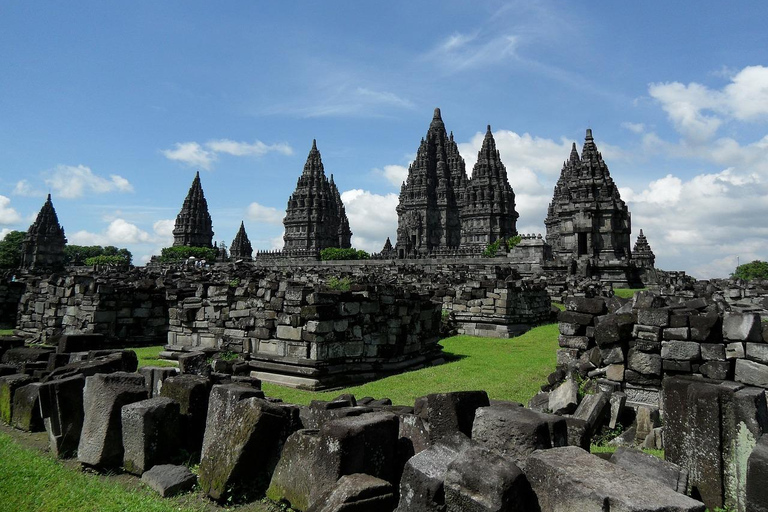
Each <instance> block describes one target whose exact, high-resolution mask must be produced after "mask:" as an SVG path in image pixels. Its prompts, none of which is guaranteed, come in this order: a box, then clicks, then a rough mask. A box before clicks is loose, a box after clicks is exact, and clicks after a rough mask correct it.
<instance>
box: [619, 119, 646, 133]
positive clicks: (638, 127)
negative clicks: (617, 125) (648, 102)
mask: <svg viewBox="0 0 768 512" xmlns="http://www.w3.org/2000/svg"><path fill="white" fill-rule="evenodd" d="M621 127H622V128H626V129H627V130H629V131H631V132H632V133H637V134H640V133H643V132H644V131H645V125H644V124H643V123H630V122H628V121H627V122H624V123H621Z"/></svg>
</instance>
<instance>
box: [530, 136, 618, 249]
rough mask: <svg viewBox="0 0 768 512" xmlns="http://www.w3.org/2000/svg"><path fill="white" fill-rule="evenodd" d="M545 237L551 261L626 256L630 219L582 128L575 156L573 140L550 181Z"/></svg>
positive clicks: (595, 148) (602, 162)
mask: <svg viewBox="0 0 768 512" xmlns="http://www.w3.org/2000/svg"><path fill="white" fill-rule="evenodd" d="M544 224H545V225H546V228H547V242H548V243H549V244H550V245H551V246H552V254H553V256H554V257H555V259H556V260H558V261H560V262H561V263H566V262H567V261H568V260H569V259H576V260H580V259H583V258H587V259H589V258H596V259H597V260H599V261H605V262H607V261H615V260H626V259H628V258H629V257H630V251H629V235H630V231H631V219H630V214H629V211H628V209H627V205H626V204H625V203H624V201H622V200H621V197H620V195H619V189H618V187H616V185H615V184H614V182H613V179H612V178H611V175H610V173H609V172H608V166H607V165H606V164H605V162H604V161H603V157H602V155H601V154H600V152H599V151H598V150H597V146H596V145H595V141H594V139H593V137H592V130H590V129H588V130H587V135H586V137H585V139H584V147H583V149H582V152H581V157H579V153H578V151H577V150H576V144H573V147H572V149H571V154H570V157H569V158H568V160H567V161H566V162H565V163H564V164H563V169H562V172H561V173H560V179H558V181H557V185H555V191H554V195H553V197H552V202H551V203H550V204H549V209H548V212H547V218H546V220H545V221H544Z"/></svg>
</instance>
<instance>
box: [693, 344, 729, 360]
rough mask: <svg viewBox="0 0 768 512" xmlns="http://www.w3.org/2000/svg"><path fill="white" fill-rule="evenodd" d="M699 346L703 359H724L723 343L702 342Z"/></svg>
mask: <svg viewBox="0 0 768 512" xmlns="http://www.w3.org/2000/svg"><path fill="white" fill-rule="evenodd" d="M699 347H700V349H701V358H702V359H703V360H704V361H725V345H723V344H722V343H702V344H701V345H699Z"/></svg>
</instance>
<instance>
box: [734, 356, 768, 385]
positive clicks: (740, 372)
mask: <svg viewBox="0 0 768 512" xmlns="http://www.w3.org/2000/svg"><path fill="white" fill-rule="evenodd" d="M734 379H735V380H737V381H739V382H743V383H744V384H747V385H749V386H760V387H762V388H768V365H765V364H761V363H757V362H755V361H748V360H746V359H737V360H736V371H735V375H734Z"/></svg>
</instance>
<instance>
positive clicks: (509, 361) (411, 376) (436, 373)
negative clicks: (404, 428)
mask: <svg viewBox="0 0 768 512" xmlns="http://www.w3.org/2000/svg"><path fill="white" fill-rule="evenodd" d="M557 333H558V331H557V324H548V325H543V326H540V327H536V328H534V329H531V330H530V331H528V332H527V333H525V334H523V335H522V336H518V337H517V338H512V339H497V338H475V337H472V336H454V337H452V338H447V339H444V340H442V341H441V342H440V344H441V345H442V346H443V349H444V351H445V352H446V354H447V355H448V356H453V357H454V358H455V359H454V360H453V361H451V362H449V363H446V364H443V365H439V366H433V367H430V368H424V369H421V370H416V371H412V372H407V373H402V374H400V375H393V376H391V377H387V378H384V379H381V380H377V381H374V382H368V383H366V384H362V385H360V386H354V387H350V388H345V389H341V390H336V391H326V392H312V391H302V390H297V389H292V388H286V387H284V386H278V385H276V384H270V383H266V382H265V383H263V384H262V388H263V389H264V392H265V393H266V394H267V396H271V397H278V398H282V399H283V400H284V401H285V402H290V403H297V404H308V403H309V402H310V401H311V400H330V399H333V398H335V397H336V396H338V395H340V394H342V393H352V394H354V395H355V397H357V398H361V397H364V396H372V397H374V398H384V397H386V398H389V399H391V400H392V402H393V403H394V404H396V405H413V403H414V400H415V399H416V398H418V397H420V396H424V395H427V394H429V393H443V392H448V391H466V390H485V391H487V392H488V396H489V397H490V398H491V399H495V400H513V401H516V402H523V403H527V402H528V400H529V399H530V398H531V397H532V396H533V395H535V394H536V392H537V391H538V390H539V388H540V386H541V384H542V383H543V382H546V378H547V375H549V373H551V372H552V371H553V370H554V369H555V363H556V352H557Z"/></svg>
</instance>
